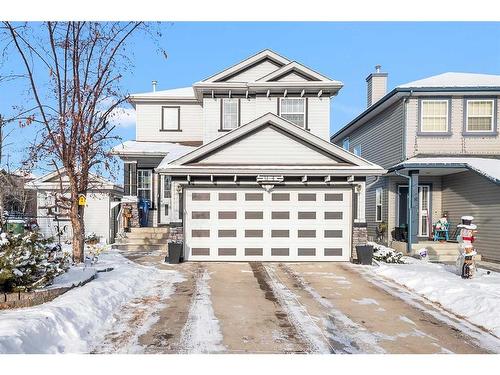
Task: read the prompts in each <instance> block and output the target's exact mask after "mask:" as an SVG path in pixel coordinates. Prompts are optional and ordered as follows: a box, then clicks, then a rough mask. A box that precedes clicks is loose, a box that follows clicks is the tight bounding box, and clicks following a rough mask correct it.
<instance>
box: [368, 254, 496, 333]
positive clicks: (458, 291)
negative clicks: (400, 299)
mask: <svg viewBox="0 0 500 375" xmlns="http://www.w3.org/2000/svg"><path fill="white" fill-rule="evenodd" d="M372 272H374V273H376V274H378V275H381V276H384V277H386V278H388V279H391V280H393V281H395V282H396V283H398V284H401V285H403V286H405V287H407V288H408V289H410V290H412V291H413V292H415V293H418V294H420V295H422V296H424V297H425V298H427V299H429V300H430V301H432V302H437V303H439V304H440V305H441V306H442V307H443V308H445V309H446V310H448V311H450V312H453V313H454V314H456V315H459V316H462V317H464V318H466V319H467V320H468V321H470V322H472V323H474V324H476V325H479V326H481V327H484V328H486V329H487V330H489V331H491V332H492V333H493V334H494V335H495V336H497V337H500V274H499V273H497V272H491V273H490V274H487V271H485V270H483V269H479V270H478V272H477V274H476V277H475V278H473V279H466V280H464V279H462V278H461V277H460V276H459V275H458V274H457V272H456V268H455V266H452V265H445V264H438V263H428V262H425V261H419V260H413V259H412V260H411V263H409V264H386V263H382V262H381V263H380V267H374V268H373V270H372Z"/></svg>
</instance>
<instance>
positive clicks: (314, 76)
mask: <svg viewBox="0 0 500 375" xmlns="http://www.w3.org/2000/svg"><path fill="white" fill-rule="evenodd" d="M291 73H295V74H298V75H300V76H302V77H304V78H306V79H307V80H308V81H329V82H332V81H333V80H331V79H330V78H328V77H326V76H324V75H322V74H320V73H318V72H316V71H314V70H312V69H311V68H308V67H307V66H304V65H302V64H300V63H298V62H296V61H292V62H290V63H289V64H287V65H285V66H283V67H281V68H280V69H277V70H276V71H274V72H272V73H270V74H268V75H267V76H264V77H262V78H260V79H259V80H258V82H275V81H279V80H280V79H281V78H283V77H285V76H287V75H289V74H291ZM339 83H340V82H339Z"/></svg>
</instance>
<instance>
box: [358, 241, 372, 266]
mask: <svg viewBox="0 0 500 375" xmlns="http://www.w3.org/2000/svg"><path fill="white" fill-rule="evenodd" d="M356 254H357V255H358V262H359V264H364V265H371V264H372V259H373V246H372V245H356Z"/></svg>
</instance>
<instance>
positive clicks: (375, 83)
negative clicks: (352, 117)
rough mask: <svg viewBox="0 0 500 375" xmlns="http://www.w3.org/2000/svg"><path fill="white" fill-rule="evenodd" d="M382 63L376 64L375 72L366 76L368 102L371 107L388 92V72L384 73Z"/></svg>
mask: <svg viewBox="0 0 500 375" xmlns="http://www.w3.org/2000/svg"><path fill="white" fill-rule="evenodd" d="M381 68H382V66H381V65H376V66H375V72H374V73H371V74H370V75H369V76H368V77H366V88H367V96H366V99H367V101H366V104H367V107H370V106H371V105H372V104H375V103H376V102H377V101H378V100H379V99H380V98H382V97H383V96H384V95H385V94H386V93H387V73H382V72H381V71H380V69H381Z"/></svg>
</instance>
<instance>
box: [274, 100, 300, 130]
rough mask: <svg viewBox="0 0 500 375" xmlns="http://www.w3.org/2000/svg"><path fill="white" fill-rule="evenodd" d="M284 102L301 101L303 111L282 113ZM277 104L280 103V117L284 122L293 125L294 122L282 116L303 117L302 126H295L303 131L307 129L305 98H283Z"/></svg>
mask: <svg viewBox="0 0 500 375" xmlns="http://www.w3.org/2000/svg"><path fill="white" fill-rule="evenodd" d="M284 100H301V101H302V103H303V106H302V107H303V108H304V109H303V111H302V112H284V111H283V101H284ZM279 103H280V116H281V117H283V118H284V119H285V120H287V121H290V122H291V123H293V124H295V122H293V121H292V120H290V119H287V118H285V117H284V116H283V115H302V116H303V117H304V125H299V124H295V125H297V126H299V127H301V128H303V129H307V115H306V114H307V109H306V106H307V104H306V98H297V97H285V98H279Z"/></svg>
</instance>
